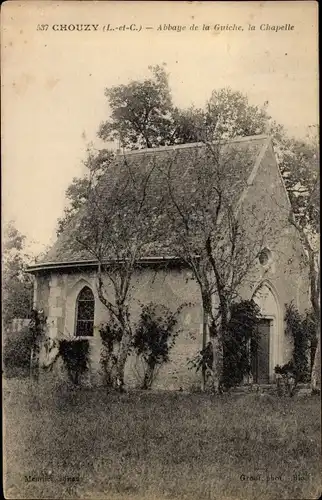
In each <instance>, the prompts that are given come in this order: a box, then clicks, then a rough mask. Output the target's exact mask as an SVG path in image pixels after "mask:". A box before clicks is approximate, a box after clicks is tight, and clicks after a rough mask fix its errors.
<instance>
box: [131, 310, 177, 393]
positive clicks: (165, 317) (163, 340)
mask: <svg viewBox="0 0 322 500" xmlns="http://www.w3.org/2000/svg"><path fill="white" fill-rule="evenodd" d="M184 306H185V304H183V305H182V306H180V307H179V308H178V309H177V310H176V311H175V312H174V313H173V312H172V311H170V309H168V308H167V307H165V306H160V305H156V304H153V303H152V302H150V303H149V304H147V305H142V306H141V314H140V319H139V322H138V324H137V327H136V330H135V334H134V338H133V348H134V350H135V352H136V354H137V356H140V357H141V359H142V360H143V362H144V376H143V380H142V384H141V388H142V389H150V388H151V386H152V384H153V381H154V379H155V376H156V371H157V368H158V367H160V366H161V365H163V364H164V363H167V362H168V361H169V354H170V351H171V349H172V347H173V346H174V344H175V340H176V338H177V336H178V334H179V331H180V330H179V329H178V328H177V325H178V316H179V313H180V312H181V310H182V308H183V307H184Z"/></svg>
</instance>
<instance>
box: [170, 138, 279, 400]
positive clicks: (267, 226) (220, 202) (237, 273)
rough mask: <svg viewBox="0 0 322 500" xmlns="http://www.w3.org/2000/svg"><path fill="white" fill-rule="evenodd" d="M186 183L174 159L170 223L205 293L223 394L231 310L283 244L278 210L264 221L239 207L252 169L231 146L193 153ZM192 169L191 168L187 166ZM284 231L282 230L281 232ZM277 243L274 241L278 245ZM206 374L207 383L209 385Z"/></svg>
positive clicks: (248, 158) (208, 334) (247, 156)
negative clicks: (266, 252)
mask: <svg viewBox="0 0 322 500" xmlns="http://www.w3.org/2000/svg"><path fill="white" fill-rule="evenodd" d="M187 161H188V165H189V167H186V179H187V182H189V189H186V188H185V179H182V176H178V174H177V171H176V168H177V159H176V157H175V156H173V157H172V159H171V160H169V161H168V166H167V169H163V170H164V171H165V170H166V171H165V173H164V175H165V177H166V183H167V189H168V195H169V200H170V203H169V205H168V208H167V217H168V221H169V227H170V231H169V233H171V235H172V236H171V245H172V248H173V251H174V252H175V253H176V254H177V255H178V256H179V257H180V258H181V259H182V260H183V261H184V262H185V263H186V264H187V265H188V266H189V268H190V269H191V270H192V273H193V276H194V278H195V280H196V282H197V283H198V285H199V288H200V295H201V300H202V306H203V348H205V347H206V342H207V339H208V338H209V339H210V342H211V344H212V352H213V373H212V377H211V382H212V385H213V389H214V391H215V392H221V378H222V371H223V339H224V336H225V334H226V332H227V330H228V323H229V321H230V316H231V305H232V303H233V301H235V300H236V299H237V298H238V297H239V293H240V290H241V288H242V287H245V286H248V287H249V288H251V287H252V286H253V285H254V283H255V282H256V279H257V278H256V276H255V274H254V272H253V270H254V266H255V264H256V262H257V259H258V256H259V254H260V252H261V251H262V249H263V248H264V246H265V244H267V243H268V241H269V242H270V243H269V244H270V246H272V245H273V244H274V241H275V242H276V241H277V239H278V235H277V234H273V232H272V228H274V227H278V225H277V224H276V222H277V221H276V220H274V219H275V215H276V213H277V211H276V210H272V211H271V212H270V211H269V210H268V211H266V214H261V215H260V216H259V213H258V206H256V205H251V204H247V206H246V205H245V204H243V203H238V200H240V197H241V194H242V192H243V190H244V189H245V187H246V181H247V176H246V177H245V172H249V167H250V165H251V164H252V155H251V152H250V151H248V150H244V151H243V152H241V151H240V150H238V149H234V147H230V146H228V145H227V142H226V143H225V142H223V141H221V140H217V141H216V142H211V143H209V142H208V143H204V144H203V146H201V147H199V148H194V149H190V151H189V160H187ZM186 165H187V164H186ZM279 227H281V226H279ZM273 240H274V241H273ZM205 378H206V374H205V369H204V373H203V383H204V384H205Z"/></svg>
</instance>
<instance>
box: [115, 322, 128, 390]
mask: <svg viewBox="0 0 322 500" xmlns="http://www.w3.org/2000/svg"><path fill="white" fill-rule="evenodd" d="M130 343H131V334H130V332H129V331H128V330H127V329H125V330H124V332H123V336H122V340H121V342H120V347H119V351H118V356H117V362H116V387H115V389H117V390H118V391H120V392H122V391H123V390H124V370H125V363H126V360H127V357H128V354H129V349H130Z"/></svg>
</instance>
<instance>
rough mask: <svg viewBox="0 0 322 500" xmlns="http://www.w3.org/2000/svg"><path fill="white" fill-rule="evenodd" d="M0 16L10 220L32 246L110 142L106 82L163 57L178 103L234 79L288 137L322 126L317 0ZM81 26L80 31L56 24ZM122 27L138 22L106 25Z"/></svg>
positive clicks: (5, 207) (92, 5)
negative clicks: (100, 134)
mask: <svg viewBox="0 0 322 500" xmlns="http://www.w3.org/2000/svg"><path fill="white" fill-rule="evenodd" d="M1 22H2V27H1V42H2V43H1V51H2V52H1V56H2V75H1V76H2V83H1V99H2V115H1V125H2V218H3V221H8V220H14V221H15V224H16V227H17V228H18V229H19V231H21V232H22V233H23V234H25V235H26V237H27V241H28V243H29V246H30V248H32V251H33V252H35V253H37V252H41V251H43V250H44V248H45V247H47V246H48V245H51V244H52V243H53V242H54V240H55V230H56V225H57V219H58V218H59V217H60V216H61V215H62V214H63V209H64V206H65V203H66V199H65V190H66V188H67V187H68V185H69V184H70V182H71V181H72V179H73V177H75V176H82V175H83V174H84V166H83V164H82V161H83V160H84V159H85V156H86V146H87V144H88V143H89V142H91V141H94V143H95V145H96V146H97V147H104V143H102V142H101V141H99V140H98V139H97V136H96V133H97V130H98V126H99V124H100V123H101V122H102V121H103V120H106V119H108V117H109V108H108V102H107V99H106V97H105V96H104V89H105V88H109V87H111V86H113V85H119V84H121V83H124V84H126V83H128V82H129V81H130V80H132V79H143V78H145V77H147V76H148V74H149V71H148V66H149V65H155V64H162V63H165V64H166V68H167V71H168V72H169V74H170V77H169V81H170V86H171V89H172V93H173V100H174V103H175V104H176V105H178V106H180V107H189V106H190V105H191V104H195V105H196V106H203V105H204V104H205V101H206V100H207V99H208V98H209V97H210V94H211V91H212V90H213V89H220V88H222V87H228V86H229V87H231V88H233V89H235V90H240V91H242V92H244V93H246V94H247V95H248V97H249V101H250V102H251V103H252V104H259V105H261V104H263V103H264V101H269V108H268V111H269V113H270V114H271V115H272V117H273V118H274V119H275V120H276V121H278V122H279V123H282V124H283V125H284V126H285V127H286V129H287V130H288V132H289V133H290V134H291V135H294V136H296V137H303V136H305V134H306V132H307V127H308V126H310V125H314V124H316V123H318V63H317V61H318V49H317V4H316V3H315V2H310V1H309V2H306V1H305V2H275V1H274V2H187V3H184V2H178V3H176V2H171V3H170V2H104V1H103V2H86V1H83V2H68V1H66V2H44V1H42V2H33V1H28V2H27V1H25V2H16V1H11V2H8V3H6V4H4V7H3V8H2V20H1ZM76 24H83V29H84V31H70V30H67V31H65V30H63V31H61V30H60V26H61V25H63V26H64V25H66V26H69V25H76ZM93 24H94V25H98V26H97V29H96V30H94V28H93V26H92V25H93ZM124 24H125V25H127V26H130V25H131V24H132V25H133V24H135V27H136V28H137V29H139V27H140V26H141V30H140V31H131V30H127V31H126V30H125V31H123V30H114V31H106V28H104V27H106V26H108V25H110V27H118V26H123V25H124ZM164 24H165V25H166V27H168V25H169V24H171V26H172V27H174V26H177V27H178V26H181V27H182V26H186V29H185V30H181V31H178V29H177V30H173V29H171V31H169V30H168V29H163V28H164ZM192 24H194V26H198V30H192V29H190V28H191V25H192ZM217 24H219V25H222V26H226V25H227V24H228V25H229V26H230V27H232V26H233V25H234V24H235V25H236V26H241V27H242V28H243V29H242V30H240V31H236V30H216V29H214V26H215V25H217ZM249 24H251V25H252V26H255V30H249ZM39 25H44V26H47V25H48V27H47V29H45V30H39ZM85 25H89V28H86V31H85ZM203 25H209V26H210V29H209V30H203ZM267 25H269V26H270V27H272V26H273V27H274V26H284V27H285V25H288V27H291V26H293V29H290V28H288V29H284V30H282V29H280V30H279V31H277V32H276V30H273V29H267ZM57 26H58V29H57ZM160 26H161V27H162V29H161V30H159V29H158V28H159V27H160ZM261 26H262V29H261V28H260V27H261ZM263 26H264V28H263ZM37 27H38V29H37ZM40 27H41V26H40ZM146 27H152V29H148V30H147V29H146ZM71 29H73V28H71Z"/></svg>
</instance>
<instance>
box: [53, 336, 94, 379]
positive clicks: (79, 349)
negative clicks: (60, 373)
mask: <svg viewBox="0 0 322 500" xmlns="http://www.w3.org/2000/svg"><path fill="white" fill-rule="evenodd" d="M59 354H60V356H61V357H62V360H63V362H64V366H65V368H66V371H67V375H68V378H69V379H70V380H71V382H72V383H73V384H75V385H78V384H79V381H80V377H81V376H82V375H83V374H84V373H85V372H86V371H87V370H88V369H89V342H88V340H87V339H77V338H76V339H73V340H65V339H64V340H60V341H59Z"/></svg>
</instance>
